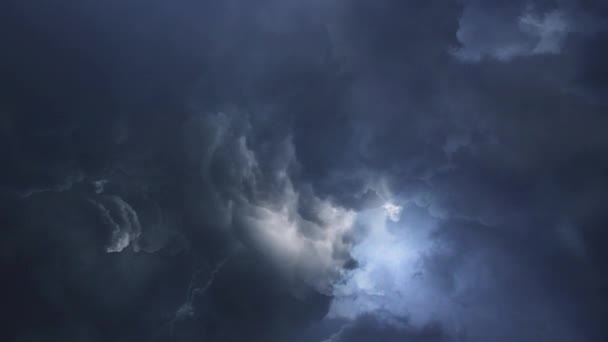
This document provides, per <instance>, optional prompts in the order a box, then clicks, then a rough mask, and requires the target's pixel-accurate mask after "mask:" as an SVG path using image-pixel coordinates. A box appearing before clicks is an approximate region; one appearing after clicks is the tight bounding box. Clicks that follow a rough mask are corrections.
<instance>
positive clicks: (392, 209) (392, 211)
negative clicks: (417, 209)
mask: <svg viewBox="0 0 608 342" xmlns="http://www.w3.org/2000/svg"><path fill="white" fill-rule="evenodd" d="M382 208H383V209H384V211H385V212H386V214H387V215H388V218H389V219H390V220H391V221H393V222H399V220H400V219H401V211H402V210H403V207H400V206H398V205H395V204H393V203H391V202H386V203H385V204H384V205H383V206H382Z"/></svg>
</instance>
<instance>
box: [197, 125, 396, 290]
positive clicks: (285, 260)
mask: <svg viewBox="0 0 608 342" xmlns="http://www.w3.org/2000/svg"><path fill="white" fill-rule="evenodd" d="M192 124H195V125H199V126H198V127H199V128H198V129H197V130H196V131H197V132H199V134H204V133H203V132H207V134H204V135H207V137H205V136H204V135H203V136H201V137H200V138H203V139H205V143H206V144H207V145H206V146H205V147H203V148H202V149H201V150H200V151H202V154H201V155H200V156H199V158H200V160H201V164H200V165H201V171H202V172H203V175H205V176H210V177H211V178H212V179H213V180H214V181H213V187H214V190H215V192H216V194H217V197H216V198H217V200H218V204H217V205H218V206H219V207H221V208H222V209H221V210H222V211H224V214H222V215H224V216H225V217H226V219H225V221H224V222H225V228H229V229H231V230H233V232H234V233H235V234H236V235H237V236H238V237H239V239H240V240H241V242H242V243H244V244H245V245H247V246H250V247H252V248H254V249H255V250H257V251H258V252H259V253H261V254H263V255H266V256H267V257H268V258H269V260H270V261H271V262H273V263H275V264H276V266H277V267H279V268H280V269H282V270H283V272H285V274H286V275H287V276H288V277H292V278H294V279H299V280H300V281H301V280H303V281H305V282H306V283H307V284H309V285H311V286H313V287H315V288H316V289H318V290H319V291H322V292H325V293H330V292H331V291H330V289H331V287H332V284H333V282H334V281H335V280H336V278H337V276H338V274H339V272H340V270H341V269H342V267H343V266H344V264H346V263H347V262H348V261H349V260H350V254H349V247H350V243H349V234H350V233H351V230H352V228H353V225H354V223H355V216H356V214H355V212H354V211H353V210H351V209H347V208H344V207H341V206H339V205H337V204H334V203H332V202H331V201H330V200H329V199H322V198H319V197H318V196H316V195H315V194H314V191H313V189H312V187H310V186H308V185H306V184H305V183H299V182H297V181H296V179H297V168H298V161H297V160H296V157H295V151H294V147H293V143H292V141H291V138H290V136H289V135H286V136H283V137H282V138H281V139H279V140H278V141H271V142H269V145H267V146H264V147H263V148H257V149H253V147H252V146H255V144H254V142H253V141H251V139H253V138H252V127H251V126H250V124H249V122H248V119H247V117H246V116H244V115H238V114H237V115H234V116H231V117H229V116H227V115H226V114H224V113H218V114H209V115H204V116H198V117H195V118H194V119H193V121H192ZM188 129H189V130H190V131H192V129H193V128H192V127H189V128H188ZM209 136H211V138H209ZM189 143H190V144H192V142H189ZM270 144H271V145H270ZM195 148H196V146H195ZM199 148H200V147H199ZM215 170H222V171H221V173H214V172H215ZM390 209H391V211H392V212H393V215H397V214H398V213H397V209H396V208H390Z"/></svg>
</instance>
